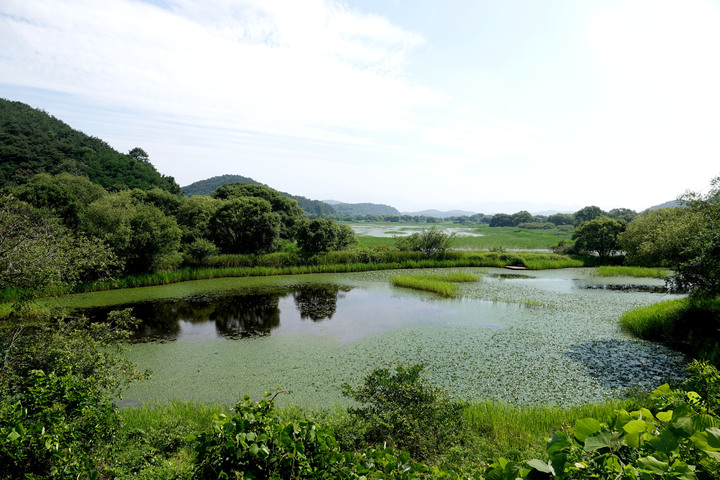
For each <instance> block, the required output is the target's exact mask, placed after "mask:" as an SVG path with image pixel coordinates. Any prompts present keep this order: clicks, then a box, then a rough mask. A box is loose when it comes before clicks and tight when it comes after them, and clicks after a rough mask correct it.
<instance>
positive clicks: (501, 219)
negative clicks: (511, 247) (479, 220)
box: [490, 213, 513, 227]
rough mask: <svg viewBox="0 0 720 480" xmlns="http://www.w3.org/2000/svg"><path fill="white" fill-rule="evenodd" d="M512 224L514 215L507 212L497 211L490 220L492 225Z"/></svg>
mask: <svg viewBox="0 0 720 480" xmlns="http://www.w3.org/2000/svg"><path fill="white" fill-rule="evenodd" d="M512 224H513V219H512V216H510V215H508V214H507V213H496V214H495V215H493V217H492V219H491V220H490V226H491V227H511V226H512Z"/></svg>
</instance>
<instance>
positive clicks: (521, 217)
mask: <svg viewBox="0 0 720 480" xmlns="http://www.w3.org/2000/svg"><path fill="white" fill-rule="evenodd" d="M511 218H512V224H513V226H514V227H517V226H518V225H520V224H521V223H531V222H534V221H535V218H534V217H533V216H532V214H531V213H530V212H528V211H527V210H522V211H520V212H517V213H513V214H512V216H511Z"/></svg>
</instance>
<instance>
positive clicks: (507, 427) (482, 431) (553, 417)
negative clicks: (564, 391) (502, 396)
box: [464, 399, 637, 460]
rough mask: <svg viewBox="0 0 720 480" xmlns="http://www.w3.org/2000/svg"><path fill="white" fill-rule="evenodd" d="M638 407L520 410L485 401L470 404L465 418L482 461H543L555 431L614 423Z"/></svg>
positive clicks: (622, 403) (624, 403)
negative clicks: (586, 422)
mask: <svg viewBox="0 0 720 480" xmlns="http://www.w3.org/2000/svg"><path fill="white" fill-rule="evenodd" d="M636 407H637V404H636V402H635V401H633V400H616V399H613V400H607V401H605V402H603V403H591V404H583V405H577V406H572V407H558V406H548V405H542V406H523V407H520V406H517V405H510V404H507V403H502V402H499V401H495V400H482V401H475V402H470V403H469V404H468V405H467V407H466V408H465V412H464V414H465V418H466V419H467V420H468V423H469V425H470V430H471V432H472V433H474V434H476V435H477V439H478V449H479V452H478V454H479V455H480V456H481V457H484V458H489V459H496V458H499V457H504V458H508V459H512V460H526V459H528V458H543V456H544V455H545V444H546V442H547V439H548V438H549V437H551V436H552V434H553V433H554V432H555V431H557V430H560V429H563V428H568V427H571V426H572V425H574V424H575V422H576V421H577V420H578V419H581V418H587V417H592V418H595V419H597V420H599V421H601V422H610V421H611V420H612V418H613V415H614V413H615V410H619V409H626V410H628V411H630V410H632V409H634V408H636Z"/></svg>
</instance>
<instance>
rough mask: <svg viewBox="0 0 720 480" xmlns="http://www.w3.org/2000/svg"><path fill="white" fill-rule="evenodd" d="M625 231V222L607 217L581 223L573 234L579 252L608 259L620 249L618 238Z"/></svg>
mask: <svg viewBox="0 0 720 480" xmlns="http://www.w3.org/2000/svg"><path fill="white" fill-rule="evenodd" d="M624 230H625V222H623V221H622V220H615V219H613V218H609V217H596V218H593V219H592V220H589V221H586V222H583V223H581V224H580V225H579V226H578V227H577V228H576V229H575V231H574V232H573V235H572V238H573V239H574V240H575V247H576V248H577V249H578V250H579V251H584V252H595V253H597V255H598V256H599V257H600V258H608V257H610V256H612V255H613V254H614V253H615V252H616V251H618V250H619V249H620V244H619V242H618V236H619V235H620V233H622V232H623V231H624Z"/></svg>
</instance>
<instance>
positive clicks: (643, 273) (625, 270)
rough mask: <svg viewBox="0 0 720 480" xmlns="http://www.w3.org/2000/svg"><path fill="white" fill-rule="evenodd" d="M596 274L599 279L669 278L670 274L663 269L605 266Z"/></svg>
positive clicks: (599, 268) (598, 269)
mask: <svg viewBox="0 0 720 480" xmlns="http://www.w3.org/2000/svg"><path fill="white" fill-rule="evenodd" d="M596 274H597V276H599V277H635V278H667V277H668V276H669V275H670V272H669V271H668V270H665V269H662V268H650V267H613V266H603V267H598V268H597V271H596Z"/></svg>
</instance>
